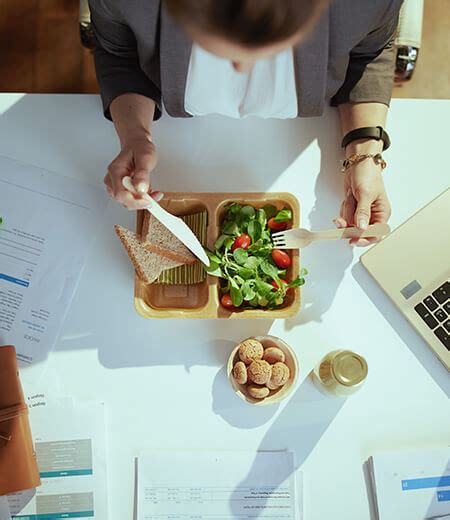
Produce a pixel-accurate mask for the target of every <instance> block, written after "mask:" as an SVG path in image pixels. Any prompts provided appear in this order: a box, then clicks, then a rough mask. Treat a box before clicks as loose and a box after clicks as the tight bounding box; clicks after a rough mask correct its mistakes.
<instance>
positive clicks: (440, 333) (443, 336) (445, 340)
mask: <svg viewBox="0 0 450 520" xmlns="http://www.w3.org/2000/svg"><path fill="white" fill-rule="evenodd" d="M434 333H435V334H436V336H437V337H438V338H439V339H440V341H441V343H442V344H443V345H444V347H445V348H446V349H447V350H449V351H450V336H449V335H448V334H447V332H445V330H444V329H443V328H442V327H438V328H437V329H436V330H435V331H434Z"/></svg>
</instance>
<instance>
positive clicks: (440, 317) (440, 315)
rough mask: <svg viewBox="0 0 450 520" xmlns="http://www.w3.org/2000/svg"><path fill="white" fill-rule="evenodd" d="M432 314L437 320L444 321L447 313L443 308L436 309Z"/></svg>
mask: <svg viewBox="0 0 450 520" xmlns="http://www.w3.org/2000/svg"><path fill="white" fill-rule="evenodd" d="M434 315H435V316H436V318H437V319H438V320H439V321H444V320H445V319H446V318H447V313H446V312H445V311H444V309H438V310H437V311H436V312H435V313H434Z"/></svg>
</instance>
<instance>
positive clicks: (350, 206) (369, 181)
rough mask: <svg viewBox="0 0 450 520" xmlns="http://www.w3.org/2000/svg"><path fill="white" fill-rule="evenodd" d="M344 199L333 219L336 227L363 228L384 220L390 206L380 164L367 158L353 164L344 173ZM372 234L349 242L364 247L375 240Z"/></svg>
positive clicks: (389, 210)
mask: <svg viewBox="0 0 450 520" xmlns="http://www.w3.org/2000/svg"><path fill="white" fill-rule="evenodd" d="M344 175H345V180H344V193H345V198H344V200H343V202H342V204H341V210H340V216H339V217H337V218H336V219H335V220H334V223H335V224H336V226H337V227H338V228H342V227H349V226H356V227H359V228H360V229H366V228H367V226H368V225H369V224H375V223H378V222H387V221H388V220H389V217H390V216H391V205H390V203H389V199H388V197H387V194H386V190H385V187H384V182H383V176H382V173H381V167H380V166H379V165H376V164H374V163H373V161H371V160H370V159H366V160H365V161H363V162H361V163H359V164H356V165H354V166H352V167H351V168H350V169H349V170H347V172H345V174H344ZM377 240H378V239H377V238H375V237H367V238H360V239H357V238H352V239H351V240H350V244H351V245H358V246H367V245H369V244H372V243H373V242H376V241H377Z"/></svg>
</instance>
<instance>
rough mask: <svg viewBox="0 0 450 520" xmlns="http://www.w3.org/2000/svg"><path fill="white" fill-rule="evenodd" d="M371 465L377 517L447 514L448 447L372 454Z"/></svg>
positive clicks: (410, 519)
mask: <svg viewBox="0 0 450 520" xmlns="http://www.w3.org/2000/svg"><path fill="white" fill-rule="evenodd" d="M370 469H371V477H372V482H373V487H374V491H375V499H376V504H377V508H378V515H379V518H380V520H391V519H395V520H424V519H428V518H433V519H434V518H438V517H440V516H444V515H450V448H443V449H435V450H424V451H417V452H397V453H395V452H394V453H382V454H378V455H374V456H373V457H372V458H371V459H370Z"/></svg>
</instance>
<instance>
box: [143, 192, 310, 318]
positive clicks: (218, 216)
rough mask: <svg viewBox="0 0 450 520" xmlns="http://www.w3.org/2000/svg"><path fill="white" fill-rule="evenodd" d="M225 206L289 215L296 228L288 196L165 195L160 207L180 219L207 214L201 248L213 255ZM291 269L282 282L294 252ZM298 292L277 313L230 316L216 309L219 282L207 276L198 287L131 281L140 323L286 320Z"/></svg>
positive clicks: (296, 213) (296, 265) (294, 206)
mask: <svg viewBox="0 0 450 520" xmlns="http://www.w3.org/2000/svg"><path fill="white" fill-rule="evenodd" d="M231 202H238V203H240V204H250V205H251V206H254V207H255V208H257V209H258V208H262V207H263V206H266V205H267V204H271V205H273V206H275V207H276V208H277V209H278V210H281V209H283V208H288V209H290V210H291V211H292V216H293V219H292V227H299V226H300V205H299V202H298V200H297V199H296V198H295V197H294V195H292V194H291V193H253V192H251V193H179V192H178V193H166V194H165V198H164V199H163V200H162V201H161V202H160V204H161V206H163V207H164V208H165V209H166V210H167V211H169V212H170V213H172V214H174V215H177V216H183V215H188V214H192V213H197V212H200V211H205V210H206V211H207V214H208V224H207V247H208V249H210V250H212V251H213V250H214V243H215V241H216V239H217V238H218V236H219V233H220V224H221V221H222V219H223V216H224V213H225V206H227V205H228V204H230V203H231ZM149 218H150V213H149V212H148V211H138V212H137V234H138V235H139V234H140V233H141V229H142V225H143V223H144V219H149ZM289 255H290V256H291V259H292V263H291V266H290V267H289V269H288V273H287V279H288V280H292V279H294V278H296V277H297V276H298V275H299V273H300V256H299V251H298V250H297V249H292V250H290V251H289ZM300 295H301V292H300V287H297V288H295V289H294V290H293V291H291V292H290V294H289V295H288V296H287V298H286V301H285V303H284V304H283V305H282V306H281V307H280V308H277V309H270V310H269V309H268V310H265V309H243V310H236V311H230V310H228V309H225V308H224V307H222V306H221V304H220V279H219V278H216V277H214V276H209V275H207V277H206V280H205V281H203V282H202V283H198V284H191V285H166V284H157V283H151V284H146V283H144V282H143V281H142V280H141V279H140V278H139V277H138V276H137V275H136V277H135V287H134V304H135V307H136V310H137V312H138V313H139V314H140V315H141V316H143V317H144V318H228V319H230V318H232V319H245V318H266V319H283V318H289V317H292V316H294V315H296V314H297V313H298V311H299V310H300Z"/></svg>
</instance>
